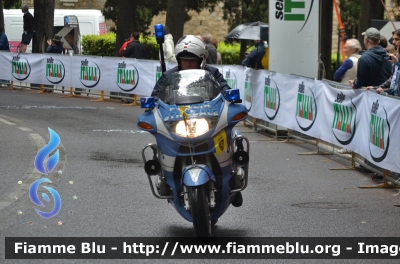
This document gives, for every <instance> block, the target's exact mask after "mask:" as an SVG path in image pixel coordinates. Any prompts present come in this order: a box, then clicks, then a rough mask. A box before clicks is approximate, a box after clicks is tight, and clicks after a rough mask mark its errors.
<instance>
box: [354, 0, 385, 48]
mask: <svg viewBox="0 0 400 264" xmlns="http://www.w3.org/2000/svg"><path fill="white" fill-rule="evenodd" d="M360 6H361V10H360V22H359V24H358V33H359V35H358V36H357V38H358V40H359V41H360V43H364V36H362V35H361V33H362V32H365V30H367V29H368V28H370V27H371V19H383V11H384V8H383V5H382V3H381V1H377V0H361V4H360Z"/></svg>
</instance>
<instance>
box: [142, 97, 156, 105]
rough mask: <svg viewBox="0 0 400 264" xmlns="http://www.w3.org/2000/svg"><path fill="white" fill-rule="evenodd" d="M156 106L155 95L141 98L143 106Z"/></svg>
mask: <svg viewBox="0 0 400 264" xmlns="http://www.w3.org/2000/svg"><path fill="white" fill-rule="evenodd" d="M154 106H155V101H154V98H153V97H143V98H140V107H141V108H153V107H154Z"/></svg>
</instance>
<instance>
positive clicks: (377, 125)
mask: <svg viewBox="0 0 400 264" xmlns="http://www.w3.org/2000/svg"><path fill="white" fill-rule="evenodd" d="M369 142H371V144H372V145H374V146H376V147H378V148H380V149H385V119H383V118H381V117H379V116H376V115H374V114H371V122H370V140H369Z"/></svg>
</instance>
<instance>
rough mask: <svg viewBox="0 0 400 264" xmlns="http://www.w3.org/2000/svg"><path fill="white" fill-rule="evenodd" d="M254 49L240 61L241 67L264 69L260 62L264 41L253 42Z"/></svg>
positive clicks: (263, 51)
mask: <svg viewBox="0 0 400 264" xmlns="http://www.w3.org/2000/svg"><path fill="white" fill-rule="evenodd" d="M254 46H255V48H254V49H253V50H252V51H251V52H250V53H249V55H247V56H246V58H245V59H244V60H243V61H242V65H243V66H246V67H249V68H253V69H256V70H257V69H264V67H263V66H262V63H261V60H262V58H263V57H264V54H265V46H264V41H260V40H254Z"/></svg>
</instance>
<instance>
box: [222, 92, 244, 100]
mask: <svg viewBox="0 0 400 264" xmlns="http://www.w3.org/2000/svg"><path fill="white" fill-rule="evenodd" d="M225 98H226V100H228V101H233V100H239V99H240V92H239V89H230V90H226V91H225Z"/></svg>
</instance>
